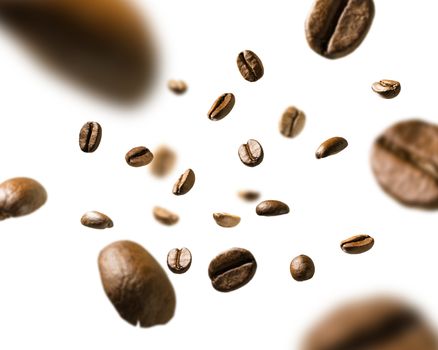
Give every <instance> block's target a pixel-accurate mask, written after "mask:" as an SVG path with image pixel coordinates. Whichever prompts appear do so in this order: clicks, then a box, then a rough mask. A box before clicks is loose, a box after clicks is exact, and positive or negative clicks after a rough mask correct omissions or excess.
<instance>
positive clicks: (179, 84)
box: [167, 80, 187, 95]
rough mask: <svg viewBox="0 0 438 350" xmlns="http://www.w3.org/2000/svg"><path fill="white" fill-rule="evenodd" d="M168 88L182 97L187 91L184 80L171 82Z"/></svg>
mask: <svg viewBox="0 0 438 350" xmlns="http://www.w3.org/2000/svg"><path fill="white" fill-rule="evenodd" d="M167 87H168V88H169V90H170V91H172V92H173V93H175V94H177V95H182V94H183V93H185V92H186V91H187V84H186V83H185V81H183V80H169V82H168V83H167Z"/></svg>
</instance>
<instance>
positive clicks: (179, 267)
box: [167, 248, 192, 274]
mask: <svg viewBox="0 0 438 350" xmlns="http://www.w3.org/2000/svg"><path fill="white" fill-rule="evenodd" d="M191 265H192V253H190V250H188V249H187V248H181V249H178V248H175V249H172V250H171V251H170V252H169V254H167V266H168V267H169V270H170V271H172V272H173V273H178V274H181V273H185V272H187V271H188V269H189V268H190V266H191Z"/></svg>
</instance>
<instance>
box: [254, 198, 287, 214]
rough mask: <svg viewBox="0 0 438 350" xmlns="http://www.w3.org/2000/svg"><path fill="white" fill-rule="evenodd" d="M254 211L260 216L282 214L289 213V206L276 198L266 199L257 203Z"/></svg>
mask: <svg viewBox="0 0 438 350" xmlns="http://www.w3.org/2000/svg"><path fill="white" fill-rule="evenodd" d="M256 213H257V215H260V216H277V215H283V214H287V213H289V206H288V205H287V204H286V203H283V202H280V201H277V200H267V201H263V202H260V203H259V204H258V205H257V207H256Z"/></svg>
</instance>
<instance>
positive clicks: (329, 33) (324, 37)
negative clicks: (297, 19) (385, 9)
mask: <svg viewBox="0 0 438 350" xmlns="http://www.w3.org/2000/svg"><path fill="white" fill-rule="evenodd" d="M373 18H374V3H373V1H372V0H315V2H314V3H313V7H312V9H311V11H310V13H309V16H308V17H307V21H306V39H307V42H308V43H309V45H310V47H311V48H312V50H314V51H315V52H317V53H318V54H320V55H322V56H324V57H326V58H339V57H343V56H345V55H348V54H349V53H351V52H353V51H354V50H355V49H356V48H357V47H358V46H359V45H360V43H361V42H362V40H363V39H364V38H365V36H366V34H367V33H368V30H369V28H370V26H371V23H372V21H373Z"/></svg>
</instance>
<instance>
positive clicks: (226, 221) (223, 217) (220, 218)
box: [213, 213, 240, 227]
mask: <svg viewBox="0 0 438 350" xmlns="http://www.w3.org/2000/svg"><path fill="white" fill-rule="evenodd" d="M213 219H214V221H216V223H217V224H218V225H219V226H222V227H234V226H237V225H238V224H239V223H240V216H237V215H231V214H227V213H213Z"/></svg>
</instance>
